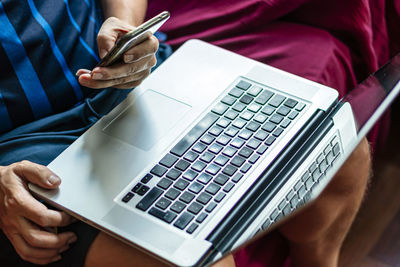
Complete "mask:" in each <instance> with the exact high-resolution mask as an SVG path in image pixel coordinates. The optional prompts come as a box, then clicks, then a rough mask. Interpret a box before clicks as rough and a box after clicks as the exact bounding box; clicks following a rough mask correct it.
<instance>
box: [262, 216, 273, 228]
mask: <svg viewBox="0 0 400 267" xmlns="http://www.w3.org/2000/svg"><path fill="white" fill-rule="evenodd" d="M270 225H271V221H270V219H267V220H265V222H264V223H263V224H262V225H261V229H262V230H265V229H267V228H268V227H269V226H270Z"/></svg>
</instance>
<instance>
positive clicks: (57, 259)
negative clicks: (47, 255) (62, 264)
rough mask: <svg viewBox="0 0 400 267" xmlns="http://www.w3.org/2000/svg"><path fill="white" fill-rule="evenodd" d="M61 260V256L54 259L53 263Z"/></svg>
mask: <svg viewBox="0 0 400 267" xmlns="http://www.w3.org/2000/svg"><path fill="white" fill-rule="evenodd" d="M59 260H61V256H57V257H54V258H53V259H52V260H51V261H52V262H54V261H59Z"/></svg>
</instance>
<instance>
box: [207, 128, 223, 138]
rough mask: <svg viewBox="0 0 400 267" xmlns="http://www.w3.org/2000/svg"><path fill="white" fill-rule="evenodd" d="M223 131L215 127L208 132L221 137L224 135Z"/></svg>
mask: <svg viewBox="0 0 400 267" xmlns="http://www.w3.org/2000/svg"><path fill="white" fill-rule="evenodd" d="M222 131H223V129H222V128H221V127H218V126H214V127H212V128H211V129H210V131H208V132H209V133H210V134H212V135H214V136H219V135H220V134H221V133H222Z"/></svg>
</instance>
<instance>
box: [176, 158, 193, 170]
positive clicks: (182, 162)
mask: <svg viewBox="0 0 400 267" xmlns="http://www.w3.org/2000/svg"><path fill="white" fill-rule="evenodd" d="M189 166H190V162H188V161H186V160H184V159H181V160H180V161H178V163H177V164H176V165H175V168H177V169H178V170H180V171H186V169H187V168H188V167H189Z"/></svg>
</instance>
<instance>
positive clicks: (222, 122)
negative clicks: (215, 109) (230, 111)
mask: <svg viewBox="0 0 400 267" xmlns="http://www.w3.org/2000/svg"><path fill="white" fill-rule="evenodd" d="M229 124H231V121H230V120H228V119H227V118H221V119H220V120H219V121H218V122H217V125H218V126H220V127H222V128H226V127H228V126H229Z"/></svg>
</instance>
